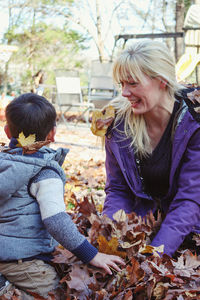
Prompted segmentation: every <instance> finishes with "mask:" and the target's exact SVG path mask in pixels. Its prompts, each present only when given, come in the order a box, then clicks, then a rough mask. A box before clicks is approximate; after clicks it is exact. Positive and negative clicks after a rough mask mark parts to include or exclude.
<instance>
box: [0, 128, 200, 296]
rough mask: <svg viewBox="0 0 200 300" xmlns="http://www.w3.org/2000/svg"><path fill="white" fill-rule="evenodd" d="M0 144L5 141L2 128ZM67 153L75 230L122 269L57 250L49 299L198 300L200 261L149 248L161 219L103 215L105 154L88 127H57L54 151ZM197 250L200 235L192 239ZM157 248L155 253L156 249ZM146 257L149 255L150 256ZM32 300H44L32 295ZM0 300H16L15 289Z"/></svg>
mask: <svg viewBox="0 0 200 300" xmlns="http://www.w3.org/2000/svg"><path fill="white" fill-rule="evenodd" d="M0 141H4V142H7V140H6V137H5V135H4V133H3V130H2V127H1V128H0ZM60 146H61V147H67V148H69V149H70V152H69V154H68V155H67V158H66V160H65V163H64V169H65V172H66V176H67V183H66V192H65V203H66V210H67V211H68V212H69V213H70V214H71V216H72V218H73V220H74V222H75V223H76V224H77V226H78V228H79V230H80V231H81V232H82V233H83V234H84V235H85V236H86V237H87V238H88V240H89V241H90V242H91V243H92V244H93V245H94V246H96V247H97V248H99V250H100V251H102V252H105V253H108V254H116V255H120V256H121V257H123V258H124V259H125V261H126V267H125V268H124V269H122V271H121V272H116V271H114V270H113V274H112V275H106V274H105V273H104V272H103V271H102V270H100V269H97V268H95V267H93V266H90V265H84V264H83V263H81V262H80V261H78V260H77V259H76V258H75V257H74V256H73V255H72V254H71V253H70V252H68V251H67V250H65V249H62V247H58V248H57V249H56V251H55V253H54V263H55V266H56V268H57V269H58V271H59V272H60V275H61V283H62V287H61V288H59V289H57V290H56V291H52V292H51V293H50V294H49V299H52V300H54V299H61V300H62V299H63V300H64V299H67V300H68V299H88V300H89V299H94V300H104V299H105V300H106V299H113V300H119V299H123V300H131V299H136V300H146V299H149V300H154V299H155V300H159V299H165V300H175V299H177V300H182V299H193V300H196V299H200V257H197V256H196V255H195V253H192V252H191V251H189V250H187V249H186V250H184V251H183V250H182V252H179V253H177V257H176V259H172V258H170V257H169V256H167V255H163V256H162V257H160V256H159V254H158V251H160V249H153V248H151V247H149V246H148V243H149V241H150V240H151V238H152V236H153V235H154V234H155V233H156V231H157V230H158V229H159V225H160V222H161V217H160V215H158V218H157V219H155V218H154V216H153V215H152V214H150V215H148V216H147V218H146V219H142V218H140V217H138V216H136V215H135V214H134V213H132V214H130V215H126V214H125V213H124V212H123V211H120V212H118V213H117V214H116V215H115V221H114V222H113V221H111V220H110V219H108V218H106V217H105V216H101V214H100V212H101V209H102V204H103V199H104V196H105V194H104V190H103V188H104V183H105V170H104V159H105V153H104V152H103V151H102V150H101V145H100V143H99V142H98V143H97V141H96V137H94V136H93V135H92V134H91V132H90V130H89V128H87V127H82V128H80V127H69V128H68V129H67V128H66V127H64V126H63V125H60V126H58V130H57V138H56V143H54V144H53V145H52V147H54V148H57V147H60ZM196 244H197V246H198V247H199V246H200V237H199V236H196ZM156 250H158V251H156ZM149 253H150V254H149ZM34 298H35V299H43V298H41V297H39V296H38V295H34ZM1 299H3V300H5V299H13V300H14V299H15V300H19V299H20V291H19V290H17V289H14V290H12V291H10V292H8V293H7V294H6V295H4V296H3V297H1Z"/></svg>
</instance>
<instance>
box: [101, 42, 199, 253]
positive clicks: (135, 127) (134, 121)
mask: <svg viewBox="0 0 200 300" xmlns="http://www.w3.org/2000/svg"><path fill="white" fill-rule="evenodd" d="M113 77H114V80H115V81H116V83H118V84H120V86H121V94H122V97H121V98H118V99H116V100H114V101H113V103H112V105H113V106H114V108H115V112H116V116H115V120H114V122H113V124H112V126H110V128H109V129H108V131H107V134H106V139H105V148H106V174H107V180H106V188H105V191H106V199H105V204H104V214H106V215H108V216H109V217H111V218H112V216H113V214H114V213H115V212H116V211H118V210H119V209H123V210H125V212H126V213H130V212H132V211H134V212H136V213H137V214H138V215H141V216H145V215H146V214H147V213H148V212H149V211H150V210H151V211H153V213H156V212H157V210H158V209H159V210H161V212H162V214H163V222H162V225H161V228H160V230H159V232H158V233H157V235H156V236H155V238H154V239H153V241H152V245H153V246H160V245H162V244H164V252H165V253H166V254H168V255H173V254H174V252H175V251H176V250H177V249H178V247H179V246H180V245H181V243H182V242H183V241H184V239H185V238H186V237H188V235H189V234H190V233H192V232H199V233H200V164H199V161H200V124H199V122H200V115H199V114H198V113H197V112H196V111H195V109H194V107H195V106H196V105H193V103H192V102H191V101H190V100H189V99H188V98H187V93H188V92H189V91H191V90H188V89H184V88H183V86H181V85H180V84H178V83H177V81H176V76H175V63H174V60H173V58H172V56H171V54H170V53H169V50H168V49H167V48H166V46H165V45H164V44H162V43H160V42H156V41H148V40H145V41H139V42H136V43H134V44H132V46H130V47H128V48H127V49H126V50H124V51H123V52H122V53H121V54H120V55H119V56H118V58H117V59H116V61H115V62H114V67H113Z"/></svg>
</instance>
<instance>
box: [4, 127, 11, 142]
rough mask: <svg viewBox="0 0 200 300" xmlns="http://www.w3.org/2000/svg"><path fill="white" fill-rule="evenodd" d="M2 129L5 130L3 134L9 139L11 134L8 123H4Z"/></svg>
mask: <svg viewBox="0 0 200 300" xmlns="http://www.w3.org/2000/svg"><path fill="white" fill-rule="evenodd" d="M4 131H5V134H6V135H7V137H8V138H9V139H11V137H12V135H11V133H10V129H9V127H8V124H6V125H5V126H4Z"/></svg>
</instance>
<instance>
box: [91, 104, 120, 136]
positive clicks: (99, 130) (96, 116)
mask: <svg viewBox="0 0 200 300" xmlns="http://www.w3.org/2000/svg"><path fill="white" fill-rule="evenodd" d="M114 117H115V109H114V107H113V106H111V105H109V106H107V107H106V108H105V109H103V110H102V111H101V110H95V111H93V113H92V124H91V131H92V133H93V134H94V135H97V136H101V137H103V136H104V135H105V134H106V131H107V129H108V127H109V126H110V125H111V123H112V122H113V120H114Z"/></svg>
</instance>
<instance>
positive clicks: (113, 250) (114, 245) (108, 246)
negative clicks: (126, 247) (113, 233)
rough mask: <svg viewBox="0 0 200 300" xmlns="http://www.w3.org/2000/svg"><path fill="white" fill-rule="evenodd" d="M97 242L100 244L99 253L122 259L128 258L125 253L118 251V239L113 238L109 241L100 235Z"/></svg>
mask: <svg viewBox="0 0 200 300" xmlns="http://www.w3.org/2000/svg"><path fill="white" fill-rule="evenodd" d="M97 241H98V244H99V252H102V253H105V254H111V255H118V256H120V257H122V258H125V257H126V252H125V251H119V250H118V248H119V243H118V240H117V238H116V237H112V238H111V240H110V241H107V239H106V238H105V237H104V236H103V235H100V236H99V237H98V239H97Z"/></svg>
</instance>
